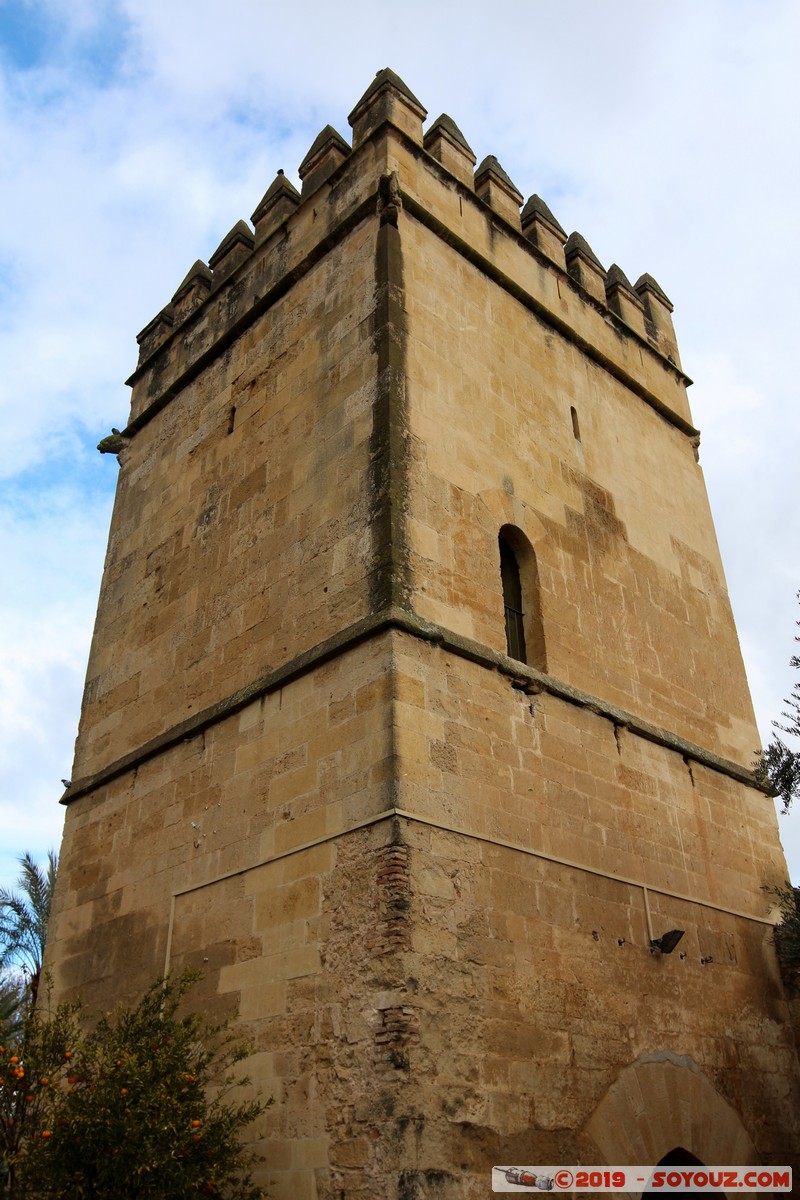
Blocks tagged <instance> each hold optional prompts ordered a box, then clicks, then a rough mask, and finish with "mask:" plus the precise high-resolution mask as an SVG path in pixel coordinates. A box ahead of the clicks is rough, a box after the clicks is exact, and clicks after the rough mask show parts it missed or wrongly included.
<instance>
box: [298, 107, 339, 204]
mask: <svg viewBox="0 0 800 1200" xmlns="http://www.w3.org/2000/svg"><path fill="white" fill-rule="evenodd" d="M350 153H351V150H350V147H349V146H348V144H347V142H346V141H345V140H344V138H343V137H342V135H341V134H340V133H337V131H336V130H335V129H334V128H333V126H332V125H326V126H325V128H324V129H323V130H322V132H321V133H318V134H317V136H316V137H315V139H314V141H313V143H312V145H311V149H310V150H309V152H308V154H307V155H306V156H305V158H304V159H303V161H302V162H301V163H300V166H299V168H298V171H297V174H298V175H299V176H300V178H301V180H302V181H303V186H302V190H301V192H300V195H301V196H302V198H303V199H304V200H305V198H306V196H310V195H311V193H312V192H315V191H316V190H317V188H318V187H319V186H320V185H321V184H323V183H324V182H325V180H326V179H327V178H328V177H329V176H330V175H332V174H333V172H334V171H335V170H336V168H337V167H340V166H341V165H342V163H343V162H344V160H345V159H346V158H347V157H348V155H349V154H350Z"/></svg>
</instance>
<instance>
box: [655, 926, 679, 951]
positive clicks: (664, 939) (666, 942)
mask: <svg viewBox="0 0 800 1200" xmlns="http://www.w3.org/2000/svg"><path fill="white" fill-rule="evenodd" d="M685 932H686V930H684V929H670V930H669V932H668V933H662V935H661V937H657V938H651V939H650V953H651V954H655V953H656V952H658V953H659V954H672V951H673V950H674V949H675V947H676V946H677V944H678V942H679V941H680V940H681V938H682V937H683V935H684V933H685Z"/></svg>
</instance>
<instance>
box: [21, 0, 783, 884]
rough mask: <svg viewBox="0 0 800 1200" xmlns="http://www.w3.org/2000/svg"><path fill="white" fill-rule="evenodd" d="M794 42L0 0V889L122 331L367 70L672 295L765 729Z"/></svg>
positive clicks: (750, 8)
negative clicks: (393, 80)
mask: <svg viewBox="0 0 800 1200" xmlns="http://www.w3.org/2000/svg"><path fill="white" fill-rule="evenodd" d="M798 44H800V8H799V7H798V6H797V4H796V3H794V0H792V2H780V0H769V2H767V3H764V2H763V0H738V2H737V0H724V2H723V0H704V3H703V4H697V3H696V0H692V2H689V0H673V3H671V4H670V5H668V6H667V5H644V4H641V2H640V0H635V2H634V0H617V2H615V3H611V4H608V5H598V4H597V3H596V2H595V0H562V3H561V4H559V5H553V4H552V3H549V2H548V3H544V2H542V0H497V2H496V3H494V4H493V5H492V6H491V7H490V8H489V7H487V6H486V5H485V4H482V3H481V4H479V3H476V2H474V0H466V2H462V3H461V4H460V5H459V6H458V7H457V8H456V7H455V6H449V5H448V6H438V7H437V6H431V5H429V4H422V3H420V2H419V0H407V3H405V4H404V5H403V6H401V7H400V8H398V7H397V6H389V5H386V6H376V5H374V4H372V3H366V0H365V2H363V3H346V2H345V3H343V4H341V5H337V6H331V5H323V4H322V3H320V2H319V0H307V3H305V4H304V5H302V6H300V5H295V6H290V5H285V4H279V3H275V2H274V0H260V2H256V0H227V2H226V3H225V4H222V3H221V2H217V0H215V2H213V3H212V2H210V0H191V2H189V0H168V2H166V3H165V2H164V0H119V2H118V3H108V2H104V0H72V2H71V3H70V4H66V3H65V2H64V0H31V2H25V0H0V363H2V370H0V415H1V416H2V431H3V436H2V438H0V547H2V554H3V558H2V561H3V572H2V576H1V577H0V717H2V720H1V721H0V883H8V882H11V881H13V879H14V877H15V874H16V868H15V863H14V859H15V856H16V855H17V854H19V853H21V852H22V851H24V850H31V851H32V852H34V853H36V854H38V855H40V856H43V855H44V853H45V851H46V849H47V848H48V847H49V846H51V845H57V843H58V840H59V835H60V824H61V817H62V815H63V813H62V810H61V809H60V808H59V805H58V798H59V795H60V792H61V786H60V782H59V781H60V779H61V778H62V777H68V776H69V774H70V770H71V761H72V743H73V740H74V737H75V732H76V728H77V720H78V710H79V704H80V694H81V690H82V683H83V675H84V670H85V663H86V657H87V653H88V645H89V639H90V636H91V628H92V622H93V617H94V606H95V603H96V598H97V591H98V587H99V580H100V573H101V570H102V560H103V554H104V550H105V541H106V535H107V528H108V520H109V515H110V506H111V503H112V499H113V489H114V484H115V475H116V471H117V466H116V463H115V461H114V460H113V459H112V458H110V457H102V458H101V456H100V455H98V454H97V453H96V451H95V449H94V447H95V445H96V443H97V441H98V440H99V438H100V437H101V436H103V435H104V434H105V433H107V432H108V431H109V430H110V428H111V426H112V425H117V426H120V427H121V426H124V424H125V423H126V416H127V411H128V403H129V397H128V390H127V389H126V387H125V386H124V382H123V381H124V379H125V378H126V377H127V375H128V374H129V373H130V371H131V370H132V369H133V367H134V366H135V362H136V343H135V335H136V333H137V332H138V331H139V330H140V329H141V328H142V327H143V326H144V325H146V324H147V322H148V321H149V320H150V319H151V317H153V316H154V315H155V313H156V312H157V311H158V310H159V309H160V308H161V307H162V306H163V305H164V303H166V301H167V300H169V298H170V296H171V295H172V293H173V292H174V291H175V289H176V287H177V286H178V284H179V283H180V281H181V279H182V278H183V276H184V275H185V273H186V271H187V270H188V268H189V266H190V265H191V264H192V263H193V262H194V260H195V259H196V258H203V259H206V260H207V258H208V256H209V255H210V254H211V253H212V252H213V250H214V249H215V247H216V246H217V245H218V243H219V242H220V241H221V239H222V237H223V236H224V235H225V233H226V232H227V231H228V230H229V229H230V228H231V227H232V226H233V225H234V224H235V223H236V221H237V220H239V219H240V218H241V217H244V218H248V217H249V215H250V213H252V211H253V210H254V208H255V206H256V204H257V203H258V201H259V200H260V198H261V196H262V194H263V192H264V191H265V190H266V187H267V186H268V185H269V183H270V182H271V180H272V179H273V178H274V175H275V172H276V171H277V169H278V168H279V167H281V168H283V169H284V170H285V171H286V173H287V174H288V175H289V176H290V177H291V178H293V179H294V180H295V182H297V179H296V167H297V165H298V164H299V163H300V161H301V160H302V158H303V156H304V154H305V152H306V151H307V149H308V148H309V146H310V145H311V142H312V141H313V139H314V137H315V136H316V134H317V133H318V132H319V130H320V129H321V128H322V127H323V126H324V125H325V124H327V123H328V122H330V123H332V124H333V125H334V126H335V127H336V128H338V129H339V131H340V132H341V133H343V134H344V135H346V136H347V135H349V127H348V125H347V114H348V112H349V111H350V110H351V109H352V107H353V105H354V104H355V102H356V101H357V99H358V98H359V97H360V95H361V94H362V92H363V91H364V90H365V88H366V87H367V85H368V83H369V81H370V80H371V78H372V77H373V75H374V73H375V71H376V70H378V69H379V68H380V67H383V66H386V65H390V66H392V67H393V68H394V69H395V70H396V71H397V72H398V73H399V74H400V75H401V76H402V77H403V78H404V79H405V80H406V82H407V83H408V85H409V86H410V87H411V89H412V90H413V91H414V92H415V93H416V94H417V96H418V97H419V98H420V100H421V101H422V103H423V104H424V105H425V106H426V108H427V109H428V112H429V115H430V118H431V119H433V118H435V117H436V116H438V114H439V113H440V112H442V111H446V112H448V113H449V114H450V115H451V116H452V117H453V118H454V119H455V120H456V122H457V123H458V124H459V126H460V127H461V129H462V130H463V132H464V134H465V136H466V137H467V139H468V140H469V142H470V143H471V145H472V146H473V148H474V150H475V152H476V154H477V155H478V158H479V159H480V158H482V157H483V156H484V155H486V154H495V155H496V156H497V157H498V158H499V159H500V162H501V163H502V164H503V166H504V168H505V169H506V170H507V172H508V173H509V174H510V175H511V177H512V179H513V180H514V181H515V183H516V184H517V186H518V187H519V188H520V190H521V191H522V192H523V193H524V194H525V195H526V196H528V195H530V194H531V193H532V192H538V193H539V194H540V195H542V196H543V197H544V199H545V200H546V201H547V202H548V204H549V205H550V207H551V208H552V209H553V211H554V213H555V215H556V216H557V217H558V219H559V220H560V222H561V224H562V225H563V226H564V228H565V229H567V230H568V231H569V230H571V229H578V230H579V231H580V232H581V233H582V234H583V235H584V236H585V237H586V238H587V239H588V241H589V242H590V244H591V245H592V247H593V249H594V250H595V253H596V254H597V255H598V257H599V258H600V259H601V261H602V262H603V263H604V264H605V265H606V266H608V265H609V264H610V263H611V262H612V261H613V262H617V263H619V264H620V266H621V267H622V268H623V270H625V271H626V273H627V274H628V275H629V277H630V278H632V279H635V278H637V277H638V275H639V274H641V273H642V272H644V271H648V272H650V273H651V274H652V275H654V276H655V277H656V278H657V279H658V280H659V282H660V283H661V285H662V286H663V287H664V289H665V290H666V292H667V293H668V294H669V295H670V297H671V298H672V300H673V302H674V303H675V323H676V328H677V331H678V337H679V341H680V345H681V351H682V357H683V363H684V367H685V369H686V370H687V371H688V373H689V374H690V375H691V376H692V377H693V378H694V379H695V386H694V387H693V388H692V389H691V392H690V401H691V404H692V408H693V412H694V417H695V422H696V424H697V425H698V426H699V427H700V428H701V430H702V431H703V442H702V446H701V462H702V465H703V468H704V470H705V474H706V479H707V483H708V488H709V493H710V496H711V503H712V508H713V510H714V513H715V517H716V520H717V529H718V534H719V540H720V545H721V550H722V554H723V559H724V561H725V565H726V570H727V575H728V582H729V586H730V590H731V596H732V601H733V605H734V612H735V614H736V617H737V621H738V625H739V632H740V638H741V642H742V648H743V652H744V655H745V660H746V664H747V667H748V672H749V675H750V680H751V686H752V690H753V696H754V702H755V704H756V710H757V715H758V717H759V722H760V725H761V728H762V732H763V733H765V734H768V732H769V722H770V719H771V717H772V716H773V715H777V713H778V712H779V711H780V707H781V699H782V697H783V696H784V695H786V694H787V693H788V691H789V689H790V687H791V685H792V682H793V679H792V672H791V670H790V668H789V665H788V659H789V656H790V655H791V653H793V651H794V645H793V641H792V639H793V636H794V633H795V626H794V622H795V619H796V617H797V616H798V615H800V612H798V609H797V604H796V600H795V594H796V592H797V590H798V588H800V571H799V570H798V542H799V541H800V536H799V535H800V518H798V507H799V506H798V504H797V488H798V482H797V480H798V471H797V463H798V460H800V406H798V404H797V400H796V392H797V383H796V379H797V369H796V365H795V343H796V340H797V334H796V324H797V321H796V313H797V307H798V305H797V294H796V292H797V286H798V285H797V280H798V278H800V234H798V231H797V220H796V198H797V195H798V194H799V193H800V186H799V185H800V178H798V177H799V176H800V154H799V153H798V136H797V132H796V119H797V113H798V111H800V104H799V103H798V100H800V96H799V95H798V92H799V91H800V83H798V72H797V69H796V55H797V47H798ZM782 832H783V836H784V841H785V844H786V846H787V849H788V851H789V857H790V860H791V862H792V868H793V874H794V877H795V878H800V813H798V814H796V816H795V817H794V820H793V821H792V819H791V818H790V819H788V820H787V821H785V822H782Z"/></svg>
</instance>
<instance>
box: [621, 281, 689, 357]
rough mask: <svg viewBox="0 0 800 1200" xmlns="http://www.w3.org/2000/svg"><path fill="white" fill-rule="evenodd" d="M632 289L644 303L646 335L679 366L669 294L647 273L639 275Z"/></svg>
mask: <svg viewBox="0 0 800 1200" xmlns="http://www.w3.org/2000/svg"><path fill="white" fill-rule="evenodd" d="M633 290H634V291H635V292H636V294H637V296H639V297H640V298H641V301H642V304H643V305H644V319H645V329H646V332H647V336H648V337H649V338H650V340H651V342H654V343H655V345H656V346H657V347H658V349H659V350H660V351H661V353H662V354H663V355H664V356H665V357H666V358H669V359H670V360H671V361H672V362H673V363H675V365H676V367H680V365H681V360H680V356H679V354H678V343H677V340H676V337H675V327H674V325H673V324H672V301H671V300H670V299H669V296H667V294H666V292H664V290H663V289H662V288H661V287H660V286H659V284H658V283H657V282H656V281H655V279H653V276H652V275H647V274H645V275H640V276H639V278H638V279H637V280H636V283H635V284H634V285H633Z"/></svg>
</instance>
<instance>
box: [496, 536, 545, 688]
mask: <svg viewBox="0 0 800 1200" xmlns="http://www.w3.org/2000/svg"><path fill="white" fill-rule="evenodd" d="M498 541H499V543H500V580H501V582H502V585H503V608H504V610H505V627H506V653H507V654H508V656H509V658H516V659H518V660H519V661H520V662H524V663H528V664H529V665H530V666H532V667H536V668H537V670H539V671H546V670H547V659H546V655H545V645H544V628H543V625H542V611H541V601H540V597H539V571H538V568H537V566H536V555H535V554H534V552H533V547H532V546H531V544H530V542H529V541H528V539H527V538H526V537H525V535H524V533H522V531H521V530H519V529H517V528H516V527H515V526H514V525H504V526H503V528H502V529H501V530H500V534H499V538H498Z"/></svg>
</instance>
